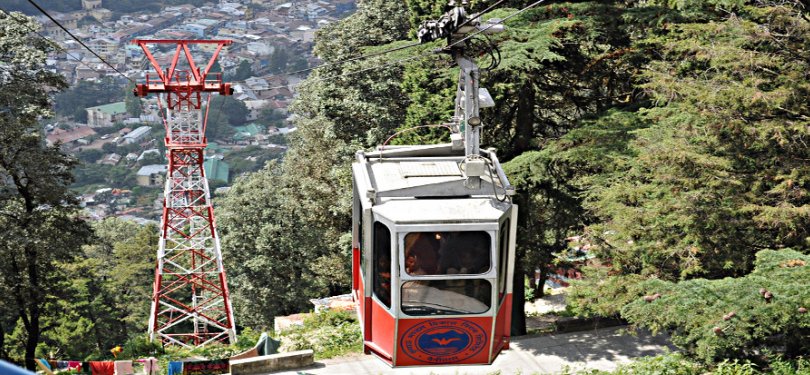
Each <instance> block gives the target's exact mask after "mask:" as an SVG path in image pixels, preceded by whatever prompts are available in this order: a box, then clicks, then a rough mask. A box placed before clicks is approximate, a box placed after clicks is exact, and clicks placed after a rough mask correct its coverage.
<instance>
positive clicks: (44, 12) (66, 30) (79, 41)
mask: <svg viewBox="0 0 810 375" xmlns="http://www.w3.org/2000/svg"><path fill="white" fill-rule="evenodd" d="M28 2H29V3H31V5H33V6H34V7H36V8H37V9H38V10H39V11H40V12H42V14H44V15H45V16H46V17H48V18H49V19H50V20H51V21H53V23H55V24H56V26H59V28H60V29H62V30H64V31H65V32H66V33H67V34H68V35H70V37H71V38H73V40H75V41H76V42H78V43H79V44H81V46H82V47H84V48H85V49H87V50H88V51H90V53H92V54H93V56H95V57H97V58H98V59H99V60H101V62H103V63H104V64H105V65H107V66H109V67H110V68H111V69H112V70H114V71H115V72H116V73H118V74H120V75H121V76H122V77H124V78H126V79H127V80H128V81H129V82H131V83H135V81H134V80H133V79H132V78H129V77H127V75H126V74H124V73H121V71H120V70H118V69H117V68H116V67H114V66H113V65H112V64H110V63H109V62H107V60H104V58H102V57H101V56H99V54H97V53H96V51H93V50H92V49H91V48H90V47H88V46H87V45H86V44H84V42H82V40H81V39H79V38H77V37H76V36H75V35H73V33H71V32H70V30H68V29H67V28H66V27H64V26H62V24H61V23H59V21H57V20H56V19H55V18H53V16H51V15H50V14H48V12H47V11H45V9H42V7H41V6H39V4H37V3H36V2H34V0H28Z"/></svg>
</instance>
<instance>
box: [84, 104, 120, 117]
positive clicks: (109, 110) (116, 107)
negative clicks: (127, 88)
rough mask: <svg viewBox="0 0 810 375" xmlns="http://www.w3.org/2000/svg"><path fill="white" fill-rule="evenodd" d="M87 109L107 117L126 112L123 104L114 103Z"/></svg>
mask: <svg viewBox="0 0 810 375" xmlns="http://www.w3.org/2000/svg"><path fill="white" fill-rule="evenodd" d="M87 109H96V110H99V111H101V112H103V113H106V114H108V115H116V114H119V113H124V112H126V111H127V105H126V104H125V103H124V102H116V103H110V104H105V105H99V106H95V107H90V108H87Z"/></svg>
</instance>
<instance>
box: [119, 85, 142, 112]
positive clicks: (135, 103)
mask: <svg viewBox="0 0 810 375" xmlns="http://www.w3.org/2000/svg"><path fill="white" fill-rule="evenodd" d="M133 89H135V84H134V83H133V84H130V85H128V86H127V88H126V90H124V104H125V105H126V108H127V113H129V116H130V117H139V116H140V115H141V114H142V113H143V104H142V103H141V98H140V97H138V96H135V95H133V94H132V90H133Z"/></svg>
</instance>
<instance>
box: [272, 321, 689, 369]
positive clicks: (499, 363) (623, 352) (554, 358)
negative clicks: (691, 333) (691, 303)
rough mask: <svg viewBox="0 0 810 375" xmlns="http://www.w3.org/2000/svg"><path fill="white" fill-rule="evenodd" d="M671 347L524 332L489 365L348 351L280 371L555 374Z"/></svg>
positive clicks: (603, 333)
mask: <svg viewBox="0 0 810 375" xmlns="http://www.w3.org/2000/svg"><path fill="white" fill-rule="evenodd" d="M667 351H675V347H674V346H672V345H671V344H669V341H668V339H667V337H666V336H663V335H659V336H652V335H650V334H648V333H639V334H638V335H637V336H632V335H629V334H624V327H612V328H602V329H597V330H591V331H582V332H574V333H564V334H555V335H544V336H524V337H520V338H517V339H513V341H512V349H511V350H508V351H505V352H503V353H501V355H500V356H498V358H497V359H496V360H495V362H494V363H493V364H492V365H483V366H430V367H403V368H396V369H392V368H391V367H388V365H386V364H384V363H383V362H382V361H380V360H379V359H377V358H374V357H373V356H370V355H361V354H357V355H352V356H348V357H341V358H333V359H327V360H322V361H319V362H316V363H315V365H314V366H311V367H308V368H302V369H297V370H294V371H288V372H275V373H272V374H284V375H308V374H313V375H314V374H328V375H338V374H347V375H360V374H436V375H440V374H448V375H462V374H471V375H474V374H481V375H483V374H492V373H499V374H502V375H507V374H526V375H528V374H553V373H558V372H560V371H562V370H563V369H564V368H565V367H566V366H569V367H570V368H572V369H586V368H587V369H599V370H613V369H615V368H616V367H617V366H618V365H619V364H622V363H627V362H630V361H631V360H633V359H635V358H639V357H644V356H654V355H658V354H662V353H665V352H667Z"/></svg>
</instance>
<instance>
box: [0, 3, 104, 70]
mask: <svg viewBox="0 0 810 375" xmlns="http://www.w3.org/2000/svg"><path fill="white" fill-rule="evenodd" d="M0 12H3V13H5V14H7V15H8V16H9V18H11V19H13V20H14V21H17V23H19V24H20V25H22V26H24V27H25V28H26V29H28V31H30V32H32V33H35V34H37V35H39V37H40V38H42V40H44V41H46V42H49V43H51V44H52V45H53V46H54V47H56V48H57V49H58V50H60V51H62V52H64V53H66V54H67V55H68V56H70V57H72V58H73V59H74V60H76V62H78V63H79V64H81V65H84V66H85V67H87V68H88V69H90V70H92V71H93V72H95V73H98V74H102V73H103V72H100V71H98V70H96V69H94V68H93V67H92V66H90V65H89V64H87V63H85V62H84V61H82V60H81V59H79V58H78V57H76V56H75V55H73V54H72V53H70V51H68V50H67V49H66V48H65V47H62V46H61V45H59V43H56V42H54V41H53V40H51V39H50V38H48V37H47V36H45V35H43V34H42V33H41V32H39V31H37V30H36V29H33V28H31V27H30V26H28V25H27V24H25V23H24V22H23V20H21V19H19V18H17V17H14V15H13V14H11V12H9V11H7V10H5V9H3V8H0Z"/></svg>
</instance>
